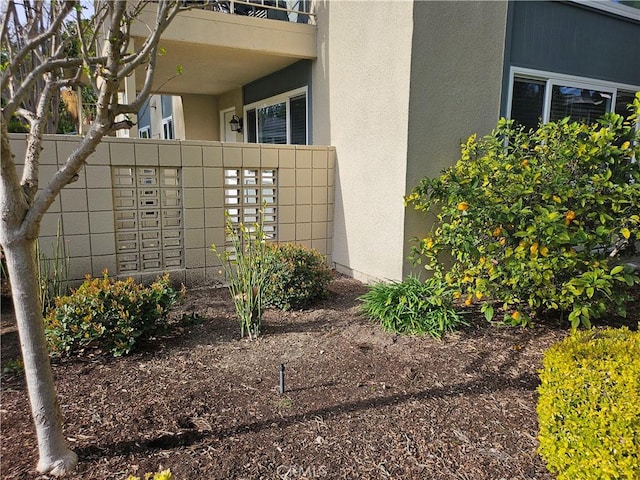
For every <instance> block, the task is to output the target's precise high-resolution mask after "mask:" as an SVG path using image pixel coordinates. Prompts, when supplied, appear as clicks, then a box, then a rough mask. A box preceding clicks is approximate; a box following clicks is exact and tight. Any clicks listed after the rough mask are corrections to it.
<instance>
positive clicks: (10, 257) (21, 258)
mask: <svg viewBox="0 0 640 480" xmlns="http://www.w3.org/2000/svg"><path fill="white" fill-rule="evenodd" d="M35 243H36V241H35V240H19V241H15V242H10V243H9V244H7V245H5V246H4V254H5V257H6V259H7V269H8V271H9V278H12V279H14V278H16V279H18V278H19V279H20V281H15V282H11V293H12V295H13V304H14V309H15V313H16V319H17V322H18V332H19V335H20V346H21V348H22V359H23V361H24V371H25V377H26V380H27V389H28V391H29V401H30V402H31V412H32V414H33V420H34V423H35V427H36V434H37V437H38V450H39V452H40V459H39V461H38V466H37V470H38V472H40V473H48V474H50V475H55V476H61V475H64V474H66V473H68V472H70V471H71V470H73V469H74V468H75V466H76V464H77V463H78V457H77V455H76V454H75V453H73V452H72V451H71V450H69V448H68V447H67V442H66V440H65V438H64V434H63V431H62V414H61V412H60V406H59V404H58V400H57V396H56V392H55V386H54V383H53V371H52V369H51V364H50V362H49V352H48V350H47V342H46V338H45V333H44V321H43V318H42V309H41V308H42V307H41V306H40V299H39V297H38V289H39V287H38V276H37V269H36V258H35Z"/></svg>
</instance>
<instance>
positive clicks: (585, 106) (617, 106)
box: [509, 69, 640, 129]
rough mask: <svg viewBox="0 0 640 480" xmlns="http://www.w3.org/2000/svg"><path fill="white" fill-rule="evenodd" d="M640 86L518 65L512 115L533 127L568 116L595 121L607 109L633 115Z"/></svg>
mask: <svg viewBox="0 0 640 480" xmlns="http://www.w3.org/2000/svg"><path fill="white" fill-rule="evenodd" d="M638 90H640V87H635V86H631V85H622V84H615V83H612V82H603V81H599V80H594V79H587V78H580V77H571V76H568V75H560V74H552V73H547V72H537V71H533V70H525V69H522V70H520V69H514V71H513V72H512V88H511V96H510V98H509V104H510V105H509V112H510V118H512V119H514V120H515V121H516V122H518V123H519V124H521V125H523V126H525V127H526V128H529V129H534V128H537V126H538V124H539V123H541V122H542V123H545V122H548V121H557V120H560V119H562V118H564V117H571V118H572V119H573V120H576V121H582V122H585V123H593V122H595V121H596V120H597V119H598V118H599V117H600V116H602V115H603V114H604V113H606V112H616V113H619V114H621V115H625V116H627V115H629V113H630V110H629V108H628V105H629V104H630V103H631V102H632V101H633V98H634V95H635V92H636V91H638Z"/></svg>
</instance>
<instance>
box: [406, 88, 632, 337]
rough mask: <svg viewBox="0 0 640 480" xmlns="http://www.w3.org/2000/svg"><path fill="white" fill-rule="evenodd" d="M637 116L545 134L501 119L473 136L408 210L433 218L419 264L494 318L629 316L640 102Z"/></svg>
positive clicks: (420, 244) (548, 127)
mask: <svg viewBox="0 0 640 480" xmlns="http://www.w3.org/2000/svg"><path fill="white" fill-rule="evenodd" d="M634 111H635V114H633V115H632V116H630V117H629V118H627V119H625V118H623V117H622V116H620V115H616V114H607V115H605V116H604V117H602V118H601V119H600V120H599V121H598V122H597V123H594V124H592V125H585V124H581V123H577V122H570V121H569V119H566V118H565V119H563V120H560V121H558V122H551V123H547V124H545V125H542V126H540V127H539V128H538V129H537V130H535V131H525V130H524V129H523V128H519V127H518V126H517V125H515V124H514V123H513V122H512V121H510V120H505V119H502V120H500V121H499V123H498V125H497V128H496V129H495V130H494V131H493V132H492V134H491V135H488V136H486V137H484V138H482V139H478V138H477V137H476V136H475V135H474V136H471V137H470V138H469V139H468V141H467V142H466V144H464V145H463V146H462V155H461V158H460V159H459V160H458V162H457V163H456V164H455V165H454V166H452V167H450V168H449V169H447V170H445V171H444V172H443V173H442V175H441V176H439V177H437V178H425V179H423V180H422V182H421V183H420V184H419V185H418V186H417V187H416V188H415V189H414V190H413V192H412V193H411V194H410V195H409V196H407V197H406V199H405V200H406V203H407V204H412V205H413V206H414V207H415V208H416V209H417V210H421V211H424V212H427V213H429V214H430V215H435V219H434V220H435V221H434V222H433V227H432V229H431V232H430V233H429V234H428V235H426V236H425V237H424V238H421V239H418V241H417V245H416V246H415V247H414V249H413V258H414V260H415V261H417V262H422V261H424V262H425V266H426V267H427V268H429V269H436V270H439V271H441V272H443V273H444V274H445V278H446V280H447V281H448V282H449V284H451V285H452V286H455V287H456V288H457V289H458V292H459V293H458V296H460V297H462V298H463V299H464V300H465V303H466V304H467V305H471V304H472V303H474V302H478V301H482V302H483V307H482V308H483V311H484V313H485V316H486V317H487V319H491V318H493V316H494V307H493V304H494V302H499V303H498V304H499V305H500V306H501V308H502V309H503V310H504V318H505V320H506V321H507V322H509V323H513V324H519V325H524V324H527V323H529V322H530V321H531V319H532V318H533V317H535V316H536V315H538V314H540V313H541V312H544V311H549V310H555V311H560V312H566V313H568V319H569V321H570V322H571V325H572V326H573V327H577V326H579V325H580V324H582V325H586V326H589V325H590V320H591V319H593V318H597V317H600V316H602V315H603V314H605V313H606V312H607V311H609V310H611V309H612V310H614V311H616V312H617V313H618V314H622V315H624V313H625V302H626V301H627V300H628V292H627V287H630V286H633V284H634V283H636V282H639V281H640V279H639V277H638V275H637V274H635V273H633V272H632V271H631V270H630V269H629V268H627V267H624V266H623V265H620V264H619V263H620V262H618V261H617V258H616V257H620V256H621V255H624V253H625V252H629V251H632V250H633V248H634V244H635V243H636V241H637V240H638V239H640V163H638V159H640V145H639V141H640V133H639V132H638V130H637V128H636V124H637V122H638V112H640V93H638V94H637V95H636V99H635V101H634ZM451 260H453V261H451ZM445 265H446V267H445Z"/></svg>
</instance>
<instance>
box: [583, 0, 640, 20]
mask: <svg viewBox="0 0 640 480" xmlns="http://www.w3.org/2000/svg"><path fill="white" fill-rule="evenodd" d="M571 1H572V2H573V3H577V4H578V5H582V6H584V7H588V8H594V9H596V10H601V11H603V12H607V13H612V14H614V15H618V16H620V17H624V18H629V19H631V20H636V21H640V9H637V8H635V7H631V6H629V5H625V4H623V3H618V2H614V1H611V0H609V1H603V0H599V1H595V2H594V1H593V0H571Z"/></svg>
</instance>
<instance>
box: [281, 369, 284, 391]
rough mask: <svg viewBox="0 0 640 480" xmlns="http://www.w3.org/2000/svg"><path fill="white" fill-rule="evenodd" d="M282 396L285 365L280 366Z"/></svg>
mask: <svg viewBox="0 0 640 480" xmlns="http://www.w3.org/2000/svg"><path fill="white" fill-rule="evenodd" d="M280 395H284V363H281V364H280Z"/></svg>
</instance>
